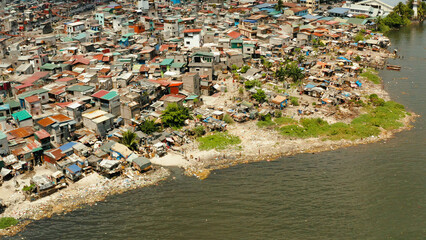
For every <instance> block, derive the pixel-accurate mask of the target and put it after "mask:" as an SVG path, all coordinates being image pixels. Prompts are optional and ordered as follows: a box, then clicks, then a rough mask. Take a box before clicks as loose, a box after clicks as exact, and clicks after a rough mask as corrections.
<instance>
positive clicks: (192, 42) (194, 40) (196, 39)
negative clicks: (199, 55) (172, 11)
mask: <svg viewBox="0 0 426 240" xmlns="http://www.w3.org/2000/svg"><path fill="white" fill-rule="evenodd" d="M183 34H184V37H183V45H184V46H185V47H187V48H189V49H192V48H195V47H200V46H201V29H186V30H184V31H183Z"/></svg>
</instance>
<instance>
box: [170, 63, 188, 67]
mask: <svg viewBox="0 0 426 240" xmlns="http://www.w3.org/2000/svg"><path fill="white" fill-rule="evenodd" d="M183 66H185V63H180V62H174V63H172V65H171V67H172V68H181V67H183Z"/></svg>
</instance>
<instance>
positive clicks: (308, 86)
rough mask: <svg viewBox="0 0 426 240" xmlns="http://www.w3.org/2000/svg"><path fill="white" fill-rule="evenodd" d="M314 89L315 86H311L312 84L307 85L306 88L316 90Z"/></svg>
mask: <svg viewBox="0 0 426 240" xmlns="http://www.w3.org/2000/svg"><path fill="white" fill-rule="evenodd" d="M314 87H315V85H313V84H310V83H308V84H306V86H305V88H314Z"/></svg>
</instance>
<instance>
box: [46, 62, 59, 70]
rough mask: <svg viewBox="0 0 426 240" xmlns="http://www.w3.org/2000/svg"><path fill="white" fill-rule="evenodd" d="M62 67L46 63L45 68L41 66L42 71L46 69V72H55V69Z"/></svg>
mask: <svg viewBox="0 0 426 240" xmlns="http://www.w3.org/2000/svg"><path fill="white" fill-rule="evenodd" d="M60 67H61V66H60V65H59V64H58V65H56V64H53V63H46V64H44V65H43V66H41V69H44V70H53V69H55V68H60Z"/></svg>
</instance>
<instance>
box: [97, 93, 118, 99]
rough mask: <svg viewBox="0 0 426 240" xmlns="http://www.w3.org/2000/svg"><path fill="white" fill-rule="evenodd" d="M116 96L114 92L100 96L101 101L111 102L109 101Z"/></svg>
mask: <svg viewBox="0 0 426 240" xmlns="http://www.w3.org/2000/svg"><path fill="white" fill-rule="evenodd" d="M116 96H118V93H117V92H116V91H111V92H109V93H107V94H105V95H104V96H102V97H101V99H104V100H111V99H113V98H114V97H116Z"/></svg>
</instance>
